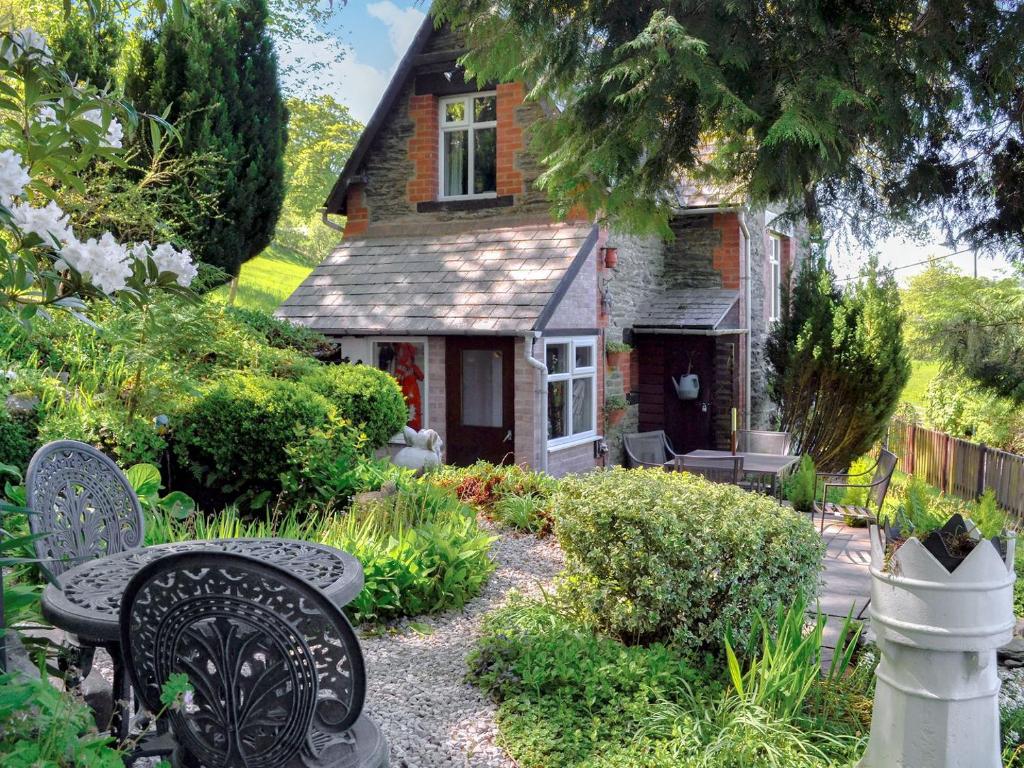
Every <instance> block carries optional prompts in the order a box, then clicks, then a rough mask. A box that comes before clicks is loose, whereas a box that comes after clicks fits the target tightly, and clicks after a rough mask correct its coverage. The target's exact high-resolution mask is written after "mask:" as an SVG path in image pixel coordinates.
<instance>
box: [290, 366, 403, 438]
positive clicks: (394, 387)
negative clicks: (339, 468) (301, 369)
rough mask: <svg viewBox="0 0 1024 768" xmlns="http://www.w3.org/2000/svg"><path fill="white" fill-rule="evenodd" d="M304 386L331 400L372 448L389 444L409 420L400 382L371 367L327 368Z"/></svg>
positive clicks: (318, 370)
mask: <svg viewBox="0 0 1024 768" xmlns="http://www.w3.org/2000/svg"><path fill="white" fill-rule="evenodd" d="M301 382H302V383H303V384H305V385H306V386H307V387H309V388H310V389H312V390H313V391H314V392H318V393H319V394H321V395H323V396H324V397H325V398H327V400H328V401H329V402H330V403H331V404H332V405H334V407H335V408H337V409H338V413H339V414H340V415H341V416H343V417H344V418H346V419H348V420H349V421H350V422H352V424H353V425H355V426H356V427H358V428H359V429H361V430H363V433H364V434H365V435H366V441H367V444H368V445H369V446H370V447H371V448H380V447H381V446H382V445H384V444H385V443H387V442H388V440H389V439H390V438H391V436H392V435H394V434H395V433H396V432H398V431H400V430H401V429H402V427H403V426H405V422H406V421H408V419H409V408H408V406H407V405H406V404H405V397H403V396H402V390H400V389H399V388H398V382H397V381H395V379H394V377H392V376H391V375H390V374H387V373H385V372H384V371H379V370H377V369H376V368H371V367H370V366H368V365H350V364H348V363H344V364H342V365H324V366H322V367H320V368H318V369H317V370H315V371H313V372H312V373H310V374H308V375H306V376H304V377H303V378H302V379H301Z"/></svg>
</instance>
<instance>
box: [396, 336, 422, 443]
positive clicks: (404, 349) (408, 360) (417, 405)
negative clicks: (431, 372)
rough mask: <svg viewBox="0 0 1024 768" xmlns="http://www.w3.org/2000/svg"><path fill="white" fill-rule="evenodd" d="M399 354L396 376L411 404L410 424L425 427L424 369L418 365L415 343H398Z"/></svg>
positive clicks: (407, 401) (420, 427) (418, 427)
mask: <svg viewBox="0 0 1024 768" xmlns="http://www.w3.org/2000/svg"><path fill="white" fill-rule="evenodd" d="M395 346H396V347H397V348H398V349H397V352H398V356H397V357H396V359H395V378H396V379H398V386H399V388H400V389H401V390H402V394H403V395H405V402H406V403H408V405H409V422H408V424H409V426H410V427H412V428H413V429H417V430H419V429H423V392H422V390H421V388H420V382H421V381H423V369H422V368H420V367H419V366H418V365H416V347H415V346H414V345H413V344H396V345H395Z"/></svg>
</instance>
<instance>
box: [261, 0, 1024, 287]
mask: <svg viewBox="0 0 1024 768" xmlns="http://www.w3.org/2000/svg"><path fill="white" fill-rule="evenodd" d="M429 7H430V3H429V0H424V2H415V0H348V3H347V5H341V4H340V3H339V2H338V0H335V11H334V13H333V14H332V17H331V22H330V23H329V25H328V26H327V27H325V28H324V29H323V30H322V31H323V32H326V33H328V37H329V39H328V41H327V42H321V43H307V44H305V45H303V46H297V47H296V49H295V50H292V51H288V52H286V51H282V52H281V56H282V60H283V63H286V64H287V63H289V61H294V60H296V59H299V58H302V59H304V60H305V61H320V62H324V63H325V64H326V66H325V67H324V68H323V70H322V71H321V73H320V74H319V75H318V76H317V77H316V79H315V83H313V84H312V85H306V86H304V89H305V90H310V89H312V90H319V91H322V92H325V93H329V94H331V95H332V96H334V97H335V98H336V99H338V100H339V101H340V102H341V103H343V104H345V105H347V106H348V107H349V109H350V110H351V111H352V114H353V115H354V116H355V117H356V118H357V119H358V120H360V121H362V122H364V123H365V122H366V121H367V120H369V119H370V115H372V114H373V109H374V107H375V106H376V105H377V102H378V100H379V99H380V96H381V95H382V94H383V93H384V89H385V88H386V87H387V84H388V82H389V81H390V79H391V75H392V74H393V73H394V71H395V68H396V67H397V66H398V62H399V61H400V60H401V58H402V54H404V53H405V51H406V49H407V48H408V47H409V43H410V42H411V41H412V39H413V37H414V36H415V34H416V30H417V29H418V28H419V26H420V23H421V22H422V20H423V18H424V16H425V15H426V13H427V10H428V9H429ZM339 53H341V54H342V56H341V59H340V61H337V60H336V59H337V58H338V54H339ZM284 85H285V88H286V89H289V88H290V87H291V89H292V90H298V86H297V85H296V84H294V83H288V82H287V81H286V82H285V84H284ZM876 251H877V252H878V255H879V259H880V261H881V263H882V264H883V265H886V266H891V267H900V269H899V270H898V271H897V273H896V274H897V275H898V277H899V278H900V280H901V282H903V281H905V280H906V278H908V277H909V276H911V275H913V274H916V273H917V272H919V271H921V270H922V269H923V268H924V267H922V266H914V267H908V266H907V265H910V264H914V263H915V262H919V261H924V260H925V259H929V258H932V257H935V256H939V255H943V254H947V253H950V251H951V249H949V248H944V247H942V246H941V245H939V244H938V242H937V241H936V242H930V243H923V244H922V243H913V242H908V241H904V240H901V239H893V240H887V241H883V242H881V243H879V244H878V246H877V247H876ZM865 258H866V253H865V252H864V251H860V250H858V251H857V252H855V253H853V254H848V253H841V252H837V253H834V254H832V262H833V266H834V267H835V269H836V271H837V273H838V274H839V275H840V276H841V277H847V276H850V275H853V274H855V273H856V272H857V269H858V266H859V265H860V264H863V263H864V260H865ZM949 261H950V263H953V264H955V265H957V267H958V268H960V269H961V270H962V271H964V272H966V273H967V274H970V273H971V272H972V270H973V256H972V254H970V253H964V254H960V255H958V256H954V257H952V258H951V259H950V260H949ZM1008 272H1009V267H1008V265H1007V263H1006V261H1004V260H1002V259H991V258H987V257H982V258H979V259H978V273H979V275H982V276H1000V275H1003V274H1006V273H1008Z"/></svg>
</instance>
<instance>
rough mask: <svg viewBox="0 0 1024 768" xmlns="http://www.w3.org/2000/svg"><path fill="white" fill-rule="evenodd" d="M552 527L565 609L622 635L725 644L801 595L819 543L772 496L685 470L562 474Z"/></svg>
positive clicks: (696, 645)
mask: <svg viewBox="0 0 1024 768" xmlns="http://www.w3.org/2000/svg"><path fill="white" fill-rule="evenodd" d="M555 533H556V535H557V536H558V540H559V543H560V544H561V545H562V549H563V550H564V551H565V555H566V568H565V571H564V573H563V574H562V576H561V577H560V582H559V594H560V596H561V599H562V600H563V601H564V603H565V605H566V606H567V607H568V608H569V609H571V611H572V612H573V613H574V614H575V615H576V616H577V617H578V618H580V619H582V620H584V621H586V622H587V623H588V624H590V625H591V626H593V627H595V628H596V629H598V630H599V631H602V632H605V633H607V634H609V635H611V636H613V637H616V638H618V639H620V640H622V641H623V642H626V643H630V644H634V643H641V644H648V643H651V642H657V641H665V642H670V643H671V644H673V645H674V646H675V647H677V648H680V649H684V650H686V651H690V652H695V653H696V652H701V651H711V652H713V653H718V652H720V651H721V643H722V638H724V637H725V636H726V632H727V631H729V632H731V633H732V637H733V638H734V639H735V641H736V644H737V645H740V644H744V643H746V641H747V638H748V636H749V633H750V630H751V626H752V622H753V619H754V615H755V613H757V612H760V613H761V615H763V616H772V615H774V614H775V611H776V609H777V608H778V607H779V606H780V605H785V604H787V603H788V602H790V601H791V600H792V599H793V596H794V595H795V594H797V593H798V592H800V591H803V592H804V593H805V594H806V595H808V596H809V597H811V596H813V595H814V593H815V591H816V588H817V582H818V573H819V570H820V567H821V557H822V554H823V550H824V544H823V543H822V541H821V538H820V537H819V536H818V534H817V532H816V531H815V530H814V527H813V525H811V523H810V522H809V521H808V520H806V519H804V518H801V517H800V516H798V515H797V514H795V513H793V512H792V511H789V510H787V509H785V508H783V507H780V506H779V504H778V503H777V502H776V501H775V500H773V499H770V498H767V497H765V496H760V495H757V494H753V493H747V492H745V491H742V490H740V489H739V488H736V487H734V486H729V485H723V484H716V483H710V482H708V481H706V480H704V479H702V478H699V477H695V476H693V475H690V474H687V473H668V472H663V471H661V470H656V469H654V470H626V469H621V468H620V469H614V470H611V471H607V472H594V473H590V474H588V475H581V476H570V477H567V478H565V479H563V480H562V481H561V484H560V488H559V492H558V493H557V494H556V496H555Z"/></svg>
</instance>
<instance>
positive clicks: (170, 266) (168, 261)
mask: <svg viewBox="0 0 1024 768" xmlns="http://www.w3.org/2000/svg"><path fill="white" fill-rule="evenodd" d="M153 261H155V262H156V265H157V267H158V268H159V269H160V271H161V272H173V273H174V274H176V275H177V276H178V285H180V286H182V287H185V288H187V287H188V286H190V285H191V284H192V281H193V280H194V279H195V276H196V275H197V274H198V273H199V270H197V269H196V265H195V264H194V263H193V262H192V253H191V251H189V250H188V248H182V249H181V250H180V251H179V250H177V249H176V248H175V247H174V246H173V245H171V244H170V243H160V245H158V246H157V247H156V248H154V249H153Z"/></svg>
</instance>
